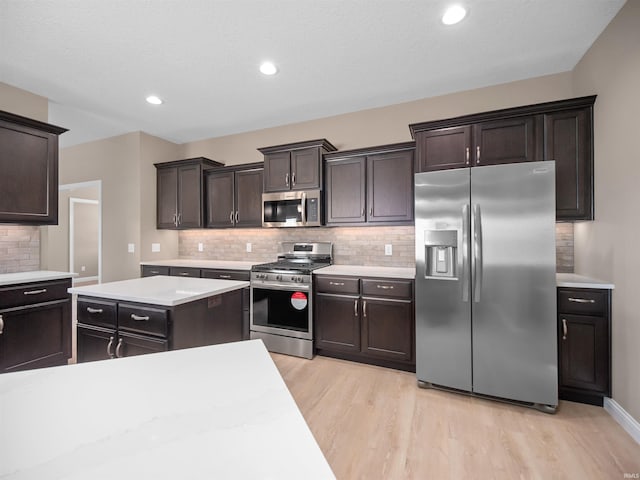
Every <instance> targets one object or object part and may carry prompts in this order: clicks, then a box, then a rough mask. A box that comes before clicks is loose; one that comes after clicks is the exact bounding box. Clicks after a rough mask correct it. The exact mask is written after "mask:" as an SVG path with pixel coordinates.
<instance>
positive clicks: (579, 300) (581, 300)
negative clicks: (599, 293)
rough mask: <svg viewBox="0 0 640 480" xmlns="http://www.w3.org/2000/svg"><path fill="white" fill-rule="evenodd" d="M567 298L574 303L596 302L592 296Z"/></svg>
mask: <svg viewBox="0 0 640 480" xmlns="http://www.w3.org/2000/svg"><path fill="white" fill-rule="evenodd" d="M567 300H569V301H570V302H574V303H596V301H595V300H594V299H593V298H573V297H569V298H567Z"/></svg>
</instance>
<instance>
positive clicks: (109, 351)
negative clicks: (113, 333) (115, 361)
mask: <svg viewBox="0 0 640 480" xmlns="http://www.w3.org/2000/svg"><path fill="white" fill-rule="evenodd" d="M111 347H113V337H109V343H107V355H108V356H109V358H113V357H114V356H115V355H114V354H113V353H111Z"/></svg>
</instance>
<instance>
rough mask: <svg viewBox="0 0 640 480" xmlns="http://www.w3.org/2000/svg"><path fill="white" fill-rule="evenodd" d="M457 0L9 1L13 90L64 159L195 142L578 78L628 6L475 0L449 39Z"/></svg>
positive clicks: (3, 41)
mask: <svg viewBox="0 0 640 480" xmlns="http://www.w3.org/2000/svg"><path fill="white" fill-rule="evenodd" d="M450 3H452V2H451V1H449V0H230V1H226V0H224V1H223V0H110V1H104V0H47V1H45V0H28V1H27V0H0V82H4V83H8V84H10V85H14V86H16V87H20V88H23V89H25V90H28V91H30V92H33V93H36V94H39V95H42V96H44V97H47V98H48V99H49V100H50V104H49V121H50V122H51V123H54V124H58V125H60V126H63V127H66V128H69V129H70V132H68V133H66V134H64V135H63V136H62V137H61V145H62V146H70V145H74V144H78V143H83V142H86V141H90V140H95V139H97V138H104V137H108V136H112V135H117V134H121V133H125V132H130V131H137V130H141V131H145V132H147V133H150V134H152V135H156V136H159V137H162V138H165V139H167V140H171V141H174V142H177V143H183V142H189V141H194V140H200V139H203V138H211V137H217V136H221V135H227V134H232V133H238V132H244V131H250V130H256V129H260V128H266V127H271V126H277V125H284V124H288V123H295V122H300V121H304V120H310V119H315V118H322V117H327V116H331V115H336V114H340V113H345V112H351V111H356V110H362V109H367V108H373V107H378V106H384V105H390V104H394V103H399V102H404V101H410V100H415V99H419V98H426V97H431V96H435V95H441V94H445V93H450V92H455V91H461V90H467V89H471V88H478V87H482V86H487V85H493V84H498V83H504V82H510V81H514V80H519V79H523V78H530V77H536V76H540V75H546V74H552V73H557V72H563V71H568V70H571V69H572V68H573V67H574V66H575V64H576V63H577V62H578V61H579V60H580V58H581V57H582V55H583V54H584V53H585V52H586V51H587V49H588V48H589V47H590V46H591V44H592V43H593V42H594V41H595V39H596V38H597V37H598V35H599V34H600V33H601V32H602V30H603V29H604V28H605V27H606V25H607V24H608V23H609V22H610V21H611V19H612V18H613V17H614V16H615V14H616V13H617V12H618V11H619V10H620V8H621V7H622V5H623V4H624V0H460V1H459V2H458V3H460V4H463V5H465V6H466V7H467V8H468V10H469V13H468V15H467V18H465V20H463V22H462V23H460V24H458V25H455V26H452V27H446V26H444V25H443V24H442V23H441V22H440V17H441V15H442V12H443V11H444V9H445V7H446V6H447V5H449V4H450ZM265 59H270V60H273V61H274V62H275V63H276V64H277V65H278V67H279V69H280V72H279V73H278V74H277V75H275V76H274V77H265V76H263V75H262V74H260V73H259V72H258V65H259V63H260V62H261V61H262V60H265ZM151 93H154V94H157V95H159V96H160V97H162V98H163V99H164V100H165V104H164V105H162V106H159V107H157V106H152V105H149V104H147V103H146V102H145V101H144V99H145V97H146V96H147V95H149V94H151Z"/></svg>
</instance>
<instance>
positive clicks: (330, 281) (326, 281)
mask: <svg viewBox="0 0 640 480" xmlns="http://www.w3.org/2000/svg"><path fill="white" fill-rule="evenodd" d="M315 282H316V291H317V292H324V293H352V294H356V295H357V294H358V293H360V285H359V284H358V279H357V278H350V277H325V276H324V275H322V276H317V277H316V278H315Z"/></svg>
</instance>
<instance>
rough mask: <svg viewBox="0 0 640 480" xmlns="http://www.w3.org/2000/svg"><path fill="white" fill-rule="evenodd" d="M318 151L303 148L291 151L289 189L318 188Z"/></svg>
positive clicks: (319, 164)
mask: <svg viewBox="0 0 640 480" xmlns="http://www.w3.org/2000/svg"><path fill="white" fill-rule="evenodd" d="M320 166H321V162H320V152H319V150H318V148H305V149H303V150H294V151H292V152H291V190H310V189H315V188H320V175H321V174H320Z"/></svg>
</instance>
